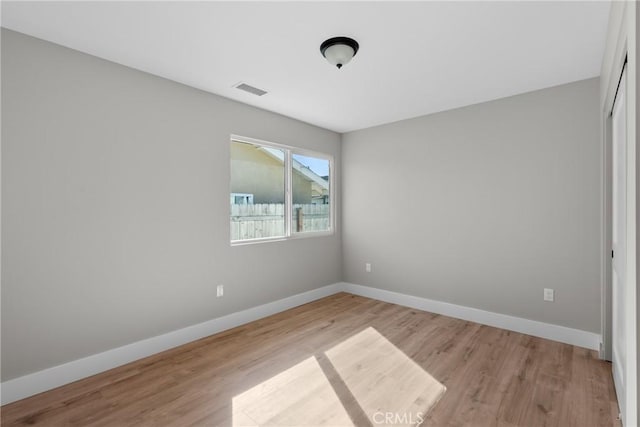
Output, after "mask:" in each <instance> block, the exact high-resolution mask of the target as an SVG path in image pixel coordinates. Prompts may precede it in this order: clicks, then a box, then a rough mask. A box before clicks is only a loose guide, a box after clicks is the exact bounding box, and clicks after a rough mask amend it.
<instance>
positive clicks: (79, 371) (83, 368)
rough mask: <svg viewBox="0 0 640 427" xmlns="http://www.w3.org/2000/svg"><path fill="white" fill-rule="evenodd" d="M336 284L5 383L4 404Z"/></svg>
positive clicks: (318, 294)
mask: <svg viewBox="0 0 640 427" xmlns="http://www.w3.org/2000/svg"><path fill="white" fill-rule="evenodd" d="M341 286H342V285H341V284H333V285H328V286H324V287H322V288H318V289H314V290H311V291H308V292H304V293H301V294H297V295H293V296H290V297H287V298H284V299H281V300H278V301H274V302H270V303H267V304H263V305H259V306H257V307H253V308H249V309H247V310H243V311H239V312H236V313H232V314H229V315H226V316H223V317H219V318H217V319H212V320H209V321H206V322H203V323H199V324H197V325H193V326H188V327H186V328H183V329H178V330H177V331H172V332H168V333H166V334H162V335H158V336H155V337H153V338H148V339H145V340H142V341H137V342H134V343H131V344H128V345H124V346H122V347H118V348H114V349H112V350H107V351H105V352H102V353H98V354H94V355H91V356H87V357H84V358H82V359H78V360H73V361H71V362H68V363H65V364H62V365H58V366H54V367H52V368H48V369H44V370H42V371H38V372H34V373H32V374H28V375H25V376H22V377H18V378H15V379H12V380H9V381H5V382H3V383H2V385H1V387H2V395H1V397H0V399H1V402H2V404H3V405H5V404H7V403H11V402H15V401H16V400H20V399H24V398H25V397H29V396H33V395H34V394H38V393H42V392H43V391H47V390H51V389H53V388H56V387H60V386H62V385H65V384H69V383H71V382H74V381H77V380H80V379H83V378H86V377H89V376H91V375H95V374H98V373H100V372H104V371H107V370H109V369H112V368H115V367H118V366H121V365H124V364H126V363H129V362H133V361H135V360H138V359H142V358H143V357H147V356H151V355H153V354H156V353H160V352H161V351H165V350H168V349H170V348H173V347H177V346H179V345H182V344H186V343H188V342H191V341H195V340H198V339H200V338H204V337H208V336H210V335H213V334H216V333H218V332H222V331H225V330H227V329H231V328H235V327H236V326H240V325H244V324H245V323H249V322H253V321H254V320H258V319H261V318H263V317H267V316H271V315H272V314H276V313H279V312H281V311H284V310H288V309H290V308H293V307H297V306H299V305H302V304H306V303H308V302H311V301H315V300H317V299H320V298H324V297H326V296H329V295H333V294H335V293H337V292H340V291H341V290H342V289H341Z"/></svg>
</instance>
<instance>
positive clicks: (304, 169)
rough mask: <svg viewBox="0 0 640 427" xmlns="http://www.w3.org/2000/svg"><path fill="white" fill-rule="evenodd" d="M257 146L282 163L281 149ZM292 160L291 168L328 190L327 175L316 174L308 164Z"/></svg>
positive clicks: (282, 154)
mask: <svg viewBox="0 0 640 427" xmlns="http://www.w3.org/2000/svg"><path fill="white" fill-rule="evenodd" d="M257 148H258V149H259V150H261V151H262V152H263V153H265V154H267V155H269V156H270V157H273V158H274V159H277V160H279V161H280V162H282V163H284V153H283V152H282V151H280V150H278V149H275V148H270V147H257ZM292 160H293V169H294V170H295V171H298V172H299V173H300V174H301V175H302V176H304V177H305V178H307V179H308V180H309V181H311V182H314V183H316V184H318V185H319V186H320V187H321V188H322V189H323V190H329V180H328V177H327V178H325V177H322V176H320V175H318V174H317V173H315V172H314V171H312V170H311V169H309V167H308V166H305V165H303V164H302V163H300V162H299V161H297V160H296V159H292Z"/></svg>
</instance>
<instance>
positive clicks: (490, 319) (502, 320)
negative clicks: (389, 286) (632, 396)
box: [340, 283, 602, 350]
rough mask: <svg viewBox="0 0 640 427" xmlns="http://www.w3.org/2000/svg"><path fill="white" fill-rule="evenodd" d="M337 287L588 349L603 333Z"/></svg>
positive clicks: (596, 346)
mask: <svg viewBox="0 0 640 427" xmlns="http://www.w3.org/2000/svg"><path fill="white" fill-rule="evenodd" d="M340 285H341V286H340V288H341V289H342V290H343V291H345V292H349V293H352V294H355V295H360V296H363V297H367V298H373V299H377V300H380V301H385V302H390V303H393V304H398V305H403V306H405V307H411V308H415V309H418V310H423V311H428V312H431V313H436V314H442V315H445V316H449V317H455V318H456V319H462V320H469V321H471V322H476V323H480V324H483V325H488V326H494V327H496V328H502V329H506V330H509V331H514V332H520V333H522V334H527V335H533V336H535V337H540V338H546V339H548V340H552V341H559V342H563V343H566V344H571V345H575V346H578V347H584V348H588V349H590V350H599V348H600V342H601V339H602V337H601V336H600V335H599V334H596V333H593V332H587V331H582V330H580V329H572V328H567V327H565V326H558V325H552V324H550V323H544V322H538V321H536V320H529V319H523V318H522V317H515V316H509V315H506V314H499V313H494V312H491V311H484V310H479V309H477V308H471V307H465V306H462V305H456V304H450V303H447V302H441V301H435V300H431V299H427V298H421V297H415V296H412V295H405V294H400V293H397V292H391V291H386V290H383V289H378V288H371V287H368V286H361V285H355V284H353V283H342V284H340Z"/></svg>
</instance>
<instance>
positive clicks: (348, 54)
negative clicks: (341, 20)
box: [320, 37, 360, 69]
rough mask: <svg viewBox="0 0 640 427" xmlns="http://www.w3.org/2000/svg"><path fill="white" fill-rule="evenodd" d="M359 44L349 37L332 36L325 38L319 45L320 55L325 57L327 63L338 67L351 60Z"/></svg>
mask: <svg viewBox="0 0 640 427" xmlns="http://www.w3.org/2000/svg"><path fill="white" fill-rule="evenodd" d="M359 48H360V45H359V44H358V42H357V41H355V40H354V39H351V38H349V37H332V38H330V39H328V40H325V41H324V42H322V44H321V45H320V52H321V53H322V56H324V57H325V58H327V61H329V64H331V65H335V66H336V67H338V69H340V68H342V66H343V65H345V64H347V63H348V62H349V61H351V58H353V57H354V56H356V53H358V49H359Z"/></svg>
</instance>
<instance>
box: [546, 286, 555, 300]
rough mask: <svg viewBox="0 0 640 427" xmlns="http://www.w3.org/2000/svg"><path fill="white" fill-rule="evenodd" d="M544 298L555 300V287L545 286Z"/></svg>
mask: <svg viewBox="0 0 640 427" xmlns="http://www.w3.org/2000/svg"><path fill="white" fill-rule="evenodd" d="M544 300H545V301H551V302H553V289H549V288H544Z"/></svg>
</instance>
